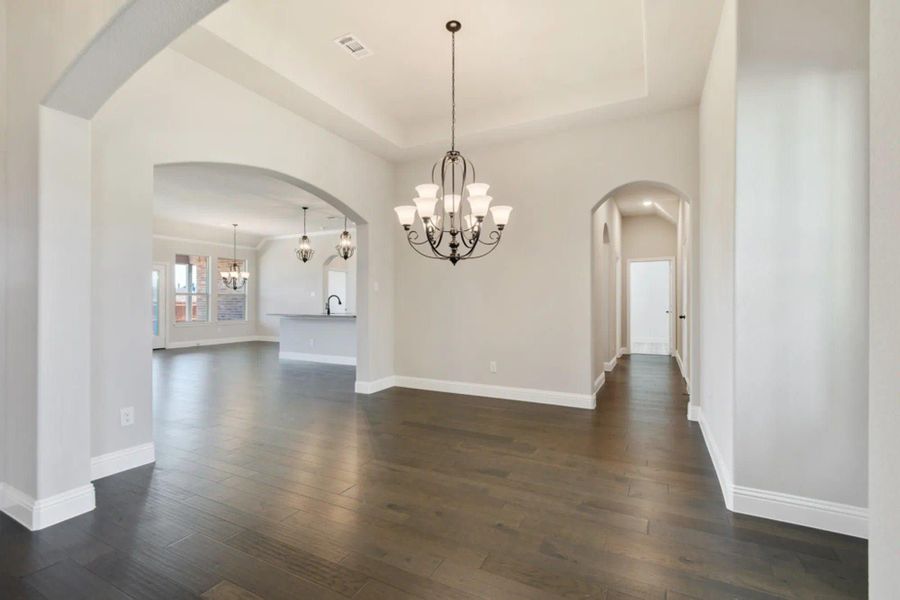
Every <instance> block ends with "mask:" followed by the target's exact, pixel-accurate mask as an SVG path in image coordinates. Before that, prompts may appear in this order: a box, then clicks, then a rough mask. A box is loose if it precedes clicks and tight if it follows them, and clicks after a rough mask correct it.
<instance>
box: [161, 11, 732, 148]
mask: <svg viewBox="0 0 900 600" xmlns="http://www.w3.org/2000/svg"><path fill="white" fill-rule="evenodd" d="M720 9H721V0H678V1H677V2H675V1H673V0H645V1H644V2H641V1H639V0H603V1H599V0H567V1H566V2H546V1H543V0H528V1H526V0H490V1H489V2H485V1H484V0H457V1H456V2H454V3H452V4H448V3H441V2H423V1H422V0H391V1H390V2H389V3H388V4H385V3H382V2H359V1H357V0H329V1H328V2H305V1H300V0H282V1H274V0H268V1H267V0H231V1H230V2H228V3H226V4H225V5H223V6H222V7H221V8H220V9H218V10H217V11H215V12H213V13H212V14H210V15H209V16H208V17H206V18H205V19H204V20H203V21H201V23H200V24H199V25H198V26H196V27H194V28H192V29H191V30H190V31H188V32H187V33H186V34H185V35H184V36H182V37H181V38H180V39H179V40H177V41H176V42H175V43H174V44H173V46H172V47H173V48H174V49H175V50H177V51H179V52H181V53H183V54H185V55H187V56H189V57H190V58H192V59H194V60H197V61H198V62H200V63H202V64H205V65H207V66H208V67H210V68H212V69H214V70H216V71H219V72H220V73H221V74H223V75H225V76H226V77H229V78H230V79H233V80H235V81H237V82H239V83H241V84H243V85H246V86H247V87H250V88H251V89H254V90H256V91H258V92H259V93H261V94H262V95H264V96H266V97H268V98H270V99H271V100H273V101H275V102H277V103H279V104H281V105H283V106H286V107H288V108H290V109H292V110H294V111H295V112H298V113H299V114H301V115H303V116H304V117H306V118H309V119H310V120H313V121H314V122H317V123H319V124H320V125H323V126H325V127H327V128H329V129H331V130H332V131H335V132H336V133H338V134H339V135H343V136H344V137H347V138H348V139H351V140H352V141H356V142H358V143H361V144H362V145H364V146H367V147H369V148H370V149H372V150H374V151H376V152H378V153H380V154H382V155H385V156H388V157H398V156H403V155H409V154H411V153H412V152H415V150H416V149H417V148H418V149H422V148H424V147H428V146H431V145H434V144H444V145H445V144H446V143H447V141H448V140H447V138H448V137H449V110H450V107H449V92H450V82H449V74H450V73H449V70H450V69H449V68H450V48H449V43H450V39H449V34H448V33H447V32H446V30H445V29H444V23H445V22H446V21H448V20H450V19H458V20H460V21H461V22H462V24H463V28H462V31H461V32H460V33H459V34H457V75H458V77H457V117H458V136H459V137H460V141H465V140H468V141H470V142H472V143H477V142H478V141H479V140H482V139H497V138H498V136H499V137H502V136H503V135H507V134H508V135H516V134H519V135H521V134H522V133H523V131H527V130H529V128H533V127H540V126H547V125H548V124H553V123H554V122H556V121H560V120H562V121H564V122H565V123H566V124H567V125H569V126H571V125H574V124H578V123H581V122H586V121H590V120H595V119H597V118H598V116H599V117H602V116H603V115H604V114H606V113H607V112H609V111H612V112H614V113H615V114H621V110H622V107H623V106H625V105H628V106H629V108H628V110H629V111H632V112H634V111H637V112H640V111H649V110H660V108H664V107H675V106H679V107H680V106H686V105H689V104H691V103H696V102H697V100H698V98H699V94H700V90H701V88H702V84H703V78H704V76H705V73H706V65H707V61H708V59H709V54H710V50H711V48H712V43H713V41H714V37H715V32H716V25H717V24H718V17H719V13H720ZM347 34H352V35H354V36H356V37H358V38H359V39H361V40H365V45H366V47H367V48H368V49H369V50H370V51H371V53H372V54H371V55H369V56H367V57H366V58H365V59H364V60H357V59H354V58H353V57H352V56H350V55H349V54H348V53H347V52H346V50H344V49H343V48H341V47H340V45H338V44H335V43H334V40H335V39H337V38H340V37H342V36H345V35H347ZM598 111H600V113H598Z"/></svg>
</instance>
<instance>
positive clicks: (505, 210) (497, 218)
mask: <svg viewBox="0 0 900 600" xmlns="http://www.w3.org/2000/svg"><path fill="white" fill-rule="evenodd" d="M512 209H513V207H512V206H492V207H491V216H492V217H494V224H495V225H496V226H497V228H498V229H503V228H504V227H506V224H507V223H509V213H511V212H512Z"/></svg>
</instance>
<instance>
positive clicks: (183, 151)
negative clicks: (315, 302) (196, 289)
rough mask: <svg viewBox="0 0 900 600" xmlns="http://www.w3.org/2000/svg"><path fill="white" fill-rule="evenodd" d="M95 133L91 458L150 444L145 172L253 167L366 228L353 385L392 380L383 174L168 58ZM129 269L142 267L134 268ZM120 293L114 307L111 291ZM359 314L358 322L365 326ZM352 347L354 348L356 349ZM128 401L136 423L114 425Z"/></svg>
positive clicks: (267, 106)
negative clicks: (284, 178) (289, 181)
mask: <svg viewBox="0 0 900 600" xmlns="http://www.w3.org/2000/svg"><path fill="white" fill-rule="evenodd" d="M93 128H94V215H93V217H94V219H93V244H94V245H93V263H94V273H95V279H96V282H95V286H94V287H95V291H94V313H93V353H92V363H93V388H94V394H93V407H92V409H93V410H92V423H93V437H92V442H93V444H92V447H93V453H94V455H98V454H103V453H106V452H112V451H114V450H121V449H123V448H127V447H130V446H134V445H137V444H141V443H146V442H149V441H151V440H152V431H151V414H150V413H151V402H150V392H151V379H150V378H151V372H150V360H149V346H150V337H149V327H147V315H148V314H149V310H150V304H149V303H150V295H149V294H150V289H149V286H150V279H149V277H147V272H148V271H149V268H150V264H151V263H152V260H153V255H152V247H153V243H152V227H153V217H152V203H153V166H154V165H155V164H162V163H170V162H191V161H209V162H223V163H231V164H242V165H251V166H256V167H262V168H267V169H272V170H274V171H277V172H279V173H284V174H286V175H288V176H291V177H295V178H297V179H299V180H302V181H305V182H308V183H312V184H313V185H316V186H318V188H320V189H323V190H325V191H327V192H328V193H329V194H331V195H332V196H334V197H335V198H338V199H339V200H340V201H342V202H344V204H345V206H346V207H347V208H349V209H350V210H352V211H354V212H356V213H357V214H359V215H361V216H362V218H363V220H364V221H365V222H366V224H365V225H364V226H361V227H359V228H358V230H357V239H358V242H359V245H360V248H367V247H369V248H373V251H372V252H371V253H370V254H368V255H366V253H361V255H360V258H359V273H360V281H361V282H365V285H361V286H360V288H359V290H358V301H359V306H360V315H361V318H360V322H359V324H358V329H359V330H358V334H359V337H360V339H361V340H365V344H366V345H365V346H364V347H366V348H368V350H367V353H366V355H364V356H360V357H359V368H358V374H359V376H360V377H371V378H375V379H377V378H379V377H385V376H388V375H391V374H392V373H393V347H394V346H393V337H392V336H393V321H392V319H393V286H392V283H393V242H392V240H391V239H390V238H389V237H388V236H389V235H393V234H394V233H395V231H394V229H393V226H394V223H393V215H391V214H390V212H391V211H390V210H389V208H388V206H389V204H388V203H389V200H390V198H391V196H392V193H393V167H392V166H391V165H390V164H389V163H387V162H386V161H384V160H382V159H380V158H378V157H375V156H373V155H371V154H369V153H367V152H365V151H363V150H360V149H359V148H357V147H356V146H354V145H353V144H351V143H349V142H347V141H345V140H343V139H341V138H338V137H337V136H335V135H333V134H331V133H328V132H326V131H324V130H322V129H320V128H319V127H316V126H314V125H312V124H310V123H309V122H307V121H305V120H303V119H301V118H299V117H297V116H296V115H295V114H293V113H291V112H289V111H287V110H285V109H282V108H280V107H278V106H276V105H274V104H272V103H271V102H269V101H267V100H265V99H263V98H261V97H259V96H258V95H256V94H253V93H252V92H250V91H249V90H247V89H245V88H242V87H240V86H238V85H236V84H234V83H233V82H230V81H228V80H226V79H224V78H223V77H221V76H219V75H217V74H215V73H213V72H211V71H209V70H208V69H205V68H204V67H201V66H200V65H198V64H196V63H194V62H193V61H190V60H189V59H186V58H184V57H183V56H181V55H179V54H177V53H174V52H172V51H164V52H163V53H161V54H160V55H159V56H157V57H156V58H154V59H153V60H152V61H151V62H149V63H148V64H147V65H146V66H145V67H144V68H143V69H141V70H140V71H139V72H138V73H137V74H135V76H134V77H132V78H131V79H130V80H129V81H128V82H127V83H126V84H125V85H124V86H123V87H122V88H121V89H120V90H119V91H118V92H116V94H115V95H114V96H113V98H112V99H111V100H110V101H109V102H108V103H107V104H106V105H105V106H104V107H103V108H102V109H101V110H100V112H99V113H98V114H97V116H96V117H95V118H94V121H93ZM135 265H145V266H144V268H143V269H140V268H134V266H135ZM113 291H115V292H116V294H117V295H118V298H119V299H117V301H115V302H113V301H112V300H111V298H112V292H113ZM363 317H366V318H363ZM361 345H362V344H361ZM128 404H132V405H134V406H135V409H136V423H135V425H134V426H132V427H129V428H127V429H123V428H121V427H119V425H118V411H119V408H120V407H121V406H124V405H128Z"/></svg>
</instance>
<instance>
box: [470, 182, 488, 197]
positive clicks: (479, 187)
mask: <svg viewBox="0 0 900 600" xmlns="http://www.w3.org/2000/svg"><path fill="white" fill-rule="evenodd" d="M490 187H491V186H490V185H488V184H486V183H470V184H469V185H467V186H466V191H467V192H469V197H470V198H471V197H472V196H487V191H488V189H490Z"/></svg>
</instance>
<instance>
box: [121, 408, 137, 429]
mask: <svg viewBox="0 0 900 600" xmlns="http://www.w3.org/2000/svg"><path fill="white" fill-rule="evenodd" d="M119 422H120V423H121V424H122V427H130V426H131V425H134V407H133V406H126V407H125V408H122V409H120V410H119Z"/></svg>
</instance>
